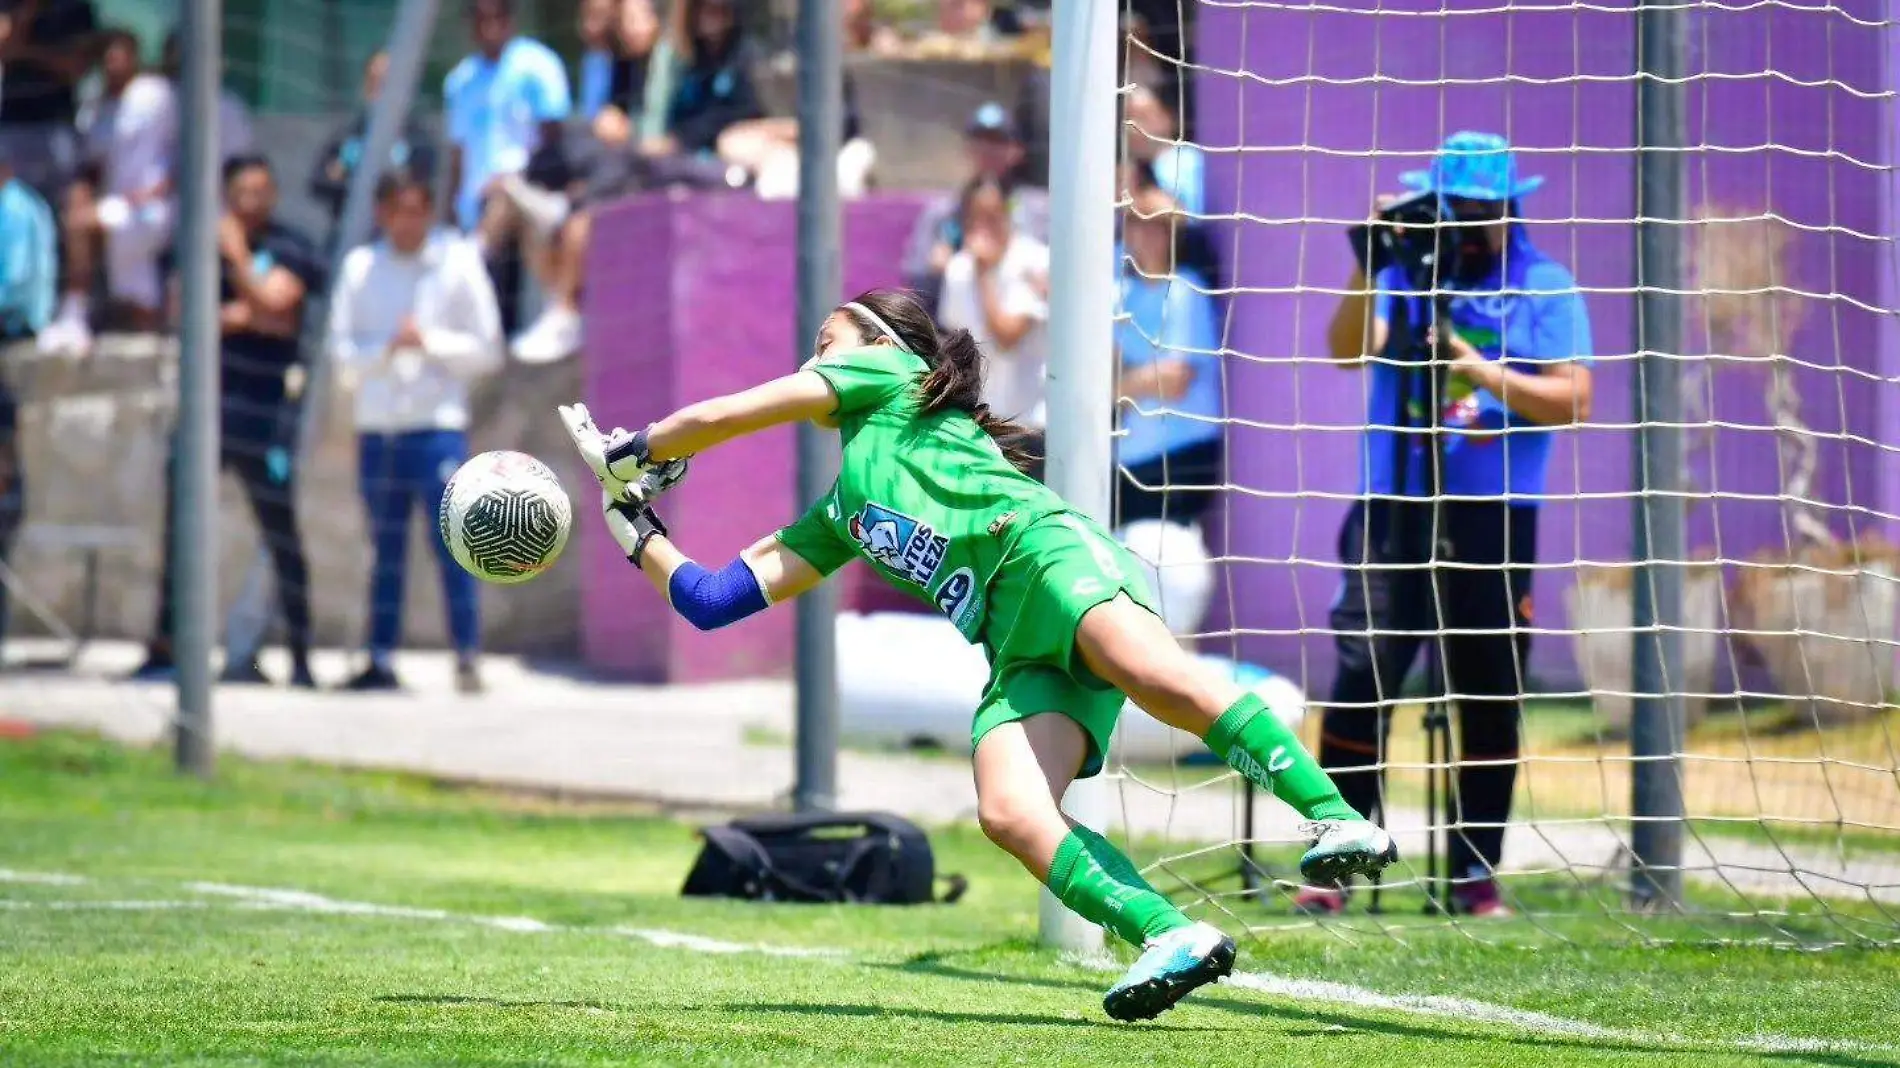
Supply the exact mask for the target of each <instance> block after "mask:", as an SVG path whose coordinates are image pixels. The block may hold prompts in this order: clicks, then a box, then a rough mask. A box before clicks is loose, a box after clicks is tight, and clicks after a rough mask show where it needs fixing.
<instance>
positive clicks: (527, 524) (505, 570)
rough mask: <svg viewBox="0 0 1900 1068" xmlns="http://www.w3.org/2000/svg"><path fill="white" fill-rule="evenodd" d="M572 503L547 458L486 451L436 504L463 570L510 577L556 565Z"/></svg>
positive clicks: (487, 578) (501, 579) (522, 578)
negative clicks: (540, 459) (543, 460)
mask: <svg viewBox="0 0 1900 1068" xmlns="http://www.w3.org/2000/svg"><path fill="white" fill-rule="evenodd" d="M573 525H574V508H573V505H572V504H571V503H570V502H569V501H568V499H567V491H566V490H563V489H562V488H561V480H560V479H558V478H556V477H555V475H554V472H553V471H550V470H548V465H546V464H544V463H542V462H541V461H539V460H537V459H535V458H534V457H532V456H529V455H528V454H527V453H521V452H510V451H508V450H505V449H504V450H497V451H495V452H485V453H482V454H481V455H480V456H477V457H475V458H474V459H472V460H470V461H469V462H467V463H465V464H463V465H462V466H461V468H460V469H459V470H457V471H456V472H455V476H454V477H453V478H451V479H449V485H448V488H447V489H446V490H444V491H443V493H442V504H441V507H440V508H438V509H437V511H436V526H437V528H438V529H439V530H440V531H441V534H442V542H443V544H445V545H447V546H448V547H449V553H450V554H451V555H453V556H454V557H455V562H456V563H458V564H461V565H462V568H463V570H465V571H467V572H468V573H469V574H471V575H474V576H475V577H476V578H478V579H481V580H483V581H484V582H496V583H501V584H503V585H512V584H514V583H517V582H526V581H528V580H529V579H531V578H533V577H535V576H536V575H539V574H540V573H541V572H543V571H546V570H547V569H548V568H550V567H552V566H554V561H556V560H558V559H560V556H561V550H562V549H564V548H566V547H567V534H568V531H569V530H570V529H571V528H572V527H573Z"/></svg>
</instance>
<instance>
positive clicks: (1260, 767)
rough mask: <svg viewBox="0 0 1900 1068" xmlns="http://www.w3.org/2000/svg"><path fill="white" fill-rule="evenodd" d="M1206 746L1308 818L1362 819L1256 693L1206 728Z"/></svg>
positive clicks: (1238, 703) (1323, 770)
mask: <svg viewBox="0 0 1900 1068" xmlns="http://www.w3.org/2000/svg"><path fill="white" fill-rule="evenodd" d="M1205 740H1206V742H1207V747H1208V748H1209V749H1212V750H1213V751H1214V755H1215V756H1218V757H1220V758H1221V759H1222V760H1225V761H1226V762H1227V764H1228V766H1229V767H1231V768H1233V769H1234V770H1235V771H1238V772H1240V773H1241V774H1242V775H1245V776H1246V777H1247V779H1248V781H1249V782H1252V783H1253V784H1254V785H1255V786H1258V787H1260V788H1261V789H1263V790H1268V791H1271V792H1272V794H1273V796H1275V797H1277V798H1279V799H1280V800H1282V801H1285V802H1286V803H1287V804H1289V805H1291V806H1293V808H1294V810H1295V811H1297V812H1298V813H1299V814H1300V815H1302V816H1305V817H1306V818H1307V819H1309V820H1356V819H1363V818H1364V817H1362V816H1361V815H1360V814H1359V813H1357V812H1355V811H1353V807H1352V806H1351V805H1349V804H1347V803H1346V799H1345V798H1343V797H1340V796H1339V787H1337V786H1335V785H1333V780H1332V778H1331V777H1330V776H1328V775H1327V774H1326V769H1325V768H1322V767H1320V766H1319V761H1317V760H1314V759H1313V754H1311V753H1309V752H1307V751H1306V747H1305V746H1303V745H1301V744H1300V739H1299V737H1298V736H1296V735H1295V734H1294V733H1293V732H1292V731H1290V730H1288V729H1287V727H1286V724H1284V723H1281V722H1280V717H1278V716H1276V715H1274V714H1273V712H1272V711H1271V710H1269V709H1268V708H1267V704H1266V702H1265V701H1262V700H1261V699H1260V698H1259V697H1258V696H1257V695H1255V694H1247V695H1246V696H1244V697H1242V698H1241V699H1240V700H1238V701H1235V702H1234V705H1233V707H1232V708H1229V709H1228V710H1227V711H1225V712H1223V713H1221V717H1220V719H1218V720H1215V721H1214V726H1213V727H1211V728H1209V730H1208V732H1207V738H1206V739H1205Z"/></svg>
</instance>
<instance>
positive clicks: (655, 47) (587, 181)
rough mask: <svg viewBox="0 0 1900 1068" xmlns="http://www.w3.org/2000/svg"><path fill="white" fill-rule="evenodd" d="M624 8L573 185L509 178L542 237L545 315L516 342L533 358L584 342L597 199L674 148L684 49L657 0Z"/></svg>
mask: <svg viewBox="0 0 1900 1068" xmlns="http://www.w3.org/2000/svg"><path fill="white" fill-rule="evenodd" d="M617 16H618V18H617V20H616V23H615V25H614V35H613V40H612V45H613V65H612V69H611V71H610V72H609V73H610V77H609V80H608V94H607V98H606V100H604V101H603V102H602V103H601V105H600V108H599V109H598V110H597V111H596V112H595V113H594V114H593V116H592V117H591V118H590V119H589V120H588V121H587V123H586V125H585V127H584V128H583V129H580V130H578V131H574V132H573V133H572V135H571V137H570V143H569V145H568V152H567V157H568V162H569V165H570V166H569V168H568V172H569V173H568V175H567V177H568V181H567V183H566V187H565V189H547V188H543V187H542V186H539V185H535V184H531V183H529V182H528V181H526V180H525V179H523V178H522V177H520V176H510V177H508V178H506V179H503V181H502V183H501V190H502V192H504V193H505V194H507V196H508V198H509V200H510V202H511V203H512V204H513V205H514V207H515V209H516V210H517V211H519V212H520V213H521V216H522V219H523V222H524V224H525V225H526V226H528V227H529V228H530V231H531V233H532V234H533V236H534V238H535V240H534V247H535V249H536V255H535V256H534V258H533V259H531V260H530V261H529V266H530V267H531V268H532V269H533V271H534V273H535V277H536V278H537V279H538V280H539V281H540V283H541V288H542V292H543V293H544V294H545V296H546V298H547V303H546V306H545V307H544V308H543V309H542V311H541V315H540V316H539V317H538V318H537V319H536V320H535V321H534V323H533V325H531V326H529V327H528V328H527V329H526V330H524V331H522V332H521V334H520V336H518V337H516V338H515V340H514V343H513V345H512V351H513V352H514V355H515V358H516V359H518V360H521V361H522V362H524V363H547V362H549V361H552V360H558V359H562V358H564V357H566V356H568V355H570V354H571V353H573V352H574V351H576V350H577V349H579V348H580V345H581V315H580V292H581V281H582V279H581V274H582V269H583V267H584V266H585V264H586V262H587V245H588V238H589V236H590V235H591V233H592V225H593V218H592V215H591V209H592V206H593V205H595V204H598V203H600V202H602V201H605V200H611V199H613V198H614V197H617V196H621V195H622V194H625V193H627V192H630V191H632V190H635V189H638V188H640V187H642V186H643V185H644V184H645V183H646V180H647V177H646V176H647V171H646V156H647V155H648V154H653V153H660V152H664V151H666V150H667V149H666V147H665V146H664V145H663V143H662V142H663V138H662V135H663V134H664V132H665V129H666V108H667V104H668V101H669V98H670V97H671V94H672V86H673V84H674V81H675V79H676V78H677V75H678V68H679V63H678V61H677V56H676V53H675V52H674V51H673V47H672V45H671V43H670V42H667V41H664V40H662V39H661V37H660V21H659V16H658V14H657V13H656V12H655V11H654V9H653V4H652V2H651V0H621V3H620V6H619V10H618V12H617ZM583 17H585V11H583Z"/></svg>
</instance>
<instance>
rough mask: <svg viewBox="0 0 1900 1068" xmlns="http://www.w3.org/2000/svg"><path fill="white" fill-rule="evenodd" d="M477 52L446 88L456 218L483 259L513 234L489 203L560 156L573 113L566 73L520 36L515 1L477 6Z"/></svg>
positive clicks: (473, 7) (489, 0) (548, 52)
mask: <svg viewBox="0 0 1900 1068" xmlns="http://www.w3.org/2000/svg"><path fill="white" fill-rule="evenodd" d="M469 16H470V20H471V22H472V23H473V26H474V36H475V43H476V51H475V52H474V53H473V54H471V55H469V56H468V57H466V58H465V59H463V60H462V61H461V62H460V63H457V64H456V65H455V69H453V70H451V71H449V75H448V77H447V78H445V79H444V80H443V82H442V99H443V103H444V108H445V110H446V112H447V118H448V135H449V136H448V139H449V142H450V149H449V173H450V175H451V176H452V178H453V181H452V188H453V189H454V191H455V196H454V200H453V204H454V208H453V211H454V219H455V221H456V222H457V223H458V224H459V225H460V226H462V228H463V229H466V230H472V231H475V232H476V233H477V238H478V241H479V242H480V243H481V245H482V249H483V251H484V253H486V254H487V255H489V256H493V255H495V254H496V253H497V252H499V251H501V250H502V249H503V248H505V247H506V245H507V242H508V240H509V238H510V237H512V236H513V235H512V230H511V229H510V228H509V227H510V222H511V218H510V216H509V215H508V214H507V213H504V212H492V211H485V208H486V207H487V206H488V205H491V204H498V203H501V199H500V198H496V197H491V196H490V195H489V194H490V193H491V192H492V187H493V186H494V185H495V183H496V182H497V181H498V180H499V179H502V178H505V177H507V176H509V175H517V174H521V173H523V172H524V171H527V170H528V169H529V166H530V163H531V161H535V160H536V157H537V155H539V156H540V157H542V158H547V157H549V156H554V155H558V153H559V150H560V140H561V126H562V123H564V122H565V121H566V120H567V116H568V113H569V112H570V111H572V110H573V103H572V100H571V99H570V96H569V92H568V84H567V70H566V68H565V67H564V66H563V65H562V63H561V58H560V57H559V56H557V55H555V54H554V52H553V50H552V49H550V48H548V46H546V45H544V44H542V43H541V42H539V41H536V40H534V39H532V38H528V37H518V36H516V34H515V17H514V5H513V3H512V0H472V2H471V3H470V4H469Z"/></svg>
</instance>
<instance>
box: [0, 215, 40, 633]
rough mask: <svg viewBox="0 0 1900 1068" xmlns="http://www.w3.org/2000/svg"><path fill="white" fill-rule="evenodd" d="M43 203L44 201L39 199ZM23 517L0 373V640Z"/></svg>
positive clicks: (8, 397) (7, 389)
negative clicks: (16, 537)
mask: <svg viewBox="0 0 1900 1068" xmlns="http://www.w3.org/2000/svg"><path fill="white" fill-rule="evenodd" d="M9 181H10V182H15V183H17V184H18V185H19V186H20V188H22V189H24V190H26V191H27V192H28V193H30V194H31V195H32V196H33V197H34V198H35V199H38V198H39V194H38V193H34V192H32V187H31V186H29V185H27V184H26V183H25V182H20V181H19V180H18V179H9ZM41 203H42V204H44V201H42V202H41ZM25 518H26V480H25V478H24V477H23V473H22V469H21V467H20V406H19V402H18V401H17V400H16V399H15V398H14V396H13V387H12V386H10V385H8V384H7V383H6V381H5V379H4V377H0V567H5V568H7V573H6V574H0V644H4V643H5V641H6V634H7V619H8V612H9V611H10V610H11V608H12V605H10V604H9V603H8V601H9V600H10V597H9V595H10V594H11V593H12V592H13V587H12V585H11V583H10V581H9V580H11V579H12V578H13V575H12V573H11V572H12V564H13V540H14V538H15V536H17V535H18V534H19V533H20V525H21V521H22V520H24V519H25Z"/></svg>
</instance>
